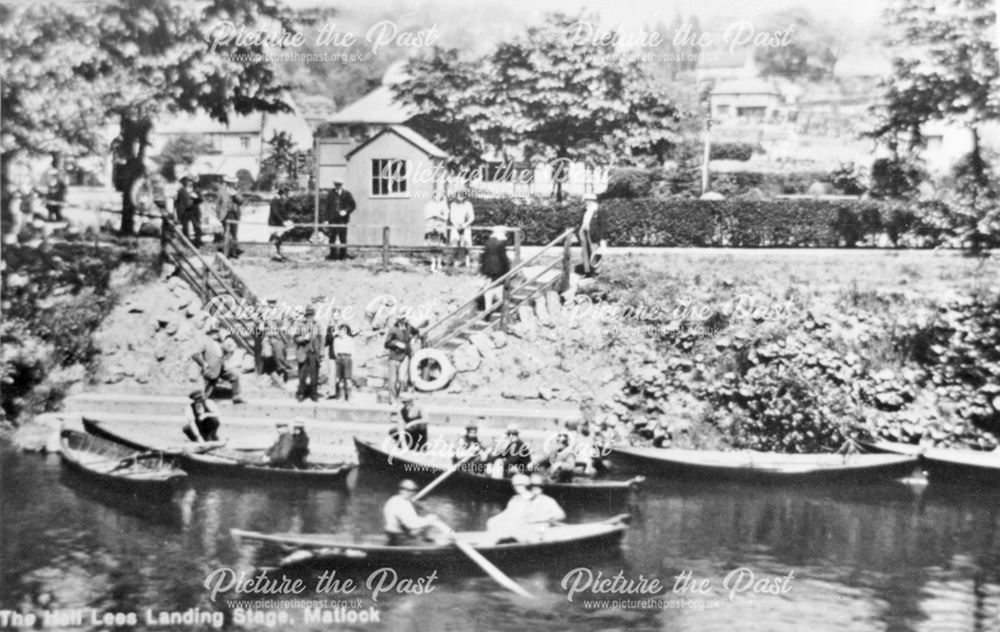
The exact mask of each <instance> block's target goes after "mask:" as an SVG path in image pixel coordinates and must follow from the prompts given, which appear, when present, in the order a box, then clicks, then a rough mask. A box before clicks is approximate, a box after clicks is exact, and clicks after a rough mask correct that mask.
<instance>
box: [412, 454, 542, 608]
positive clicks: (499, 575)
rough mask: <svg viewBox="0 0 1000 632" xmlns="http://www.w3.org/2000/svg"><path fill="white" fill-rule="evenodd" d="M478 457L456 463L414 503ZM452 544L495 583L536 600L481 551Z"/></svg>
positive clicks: (456, 541) (435, 480)
mask: <svg viewBox="0 0 1000 632" xmlns="http://www.w3.org/2000/svg"><path fill="white" fill-rule="evenodd" d="M478 455H479V453H478V452H474V453H472V454H470V455H469V456H467V457H465V458H464V459H462V460H460V461H459V462H458V463H455V464H454V465H452V466H451V467H450V468H448V469H447V470H445V471H444V472H442V473H441V475H440V476H438V477H437V478H435V479H434V480H433V481H431V482H430V483H429V484H428V485H427V486H426V487H424V488H423V489H422V490H420V491H419V492H417V494H416V495H415V496H414V497H413V501H414V502H416V501H418V500H420V499H421V498H423V497H424V496H426V495H427V494H429V493H430V491H431V490H432V489H434V488H435V487H437V486H438V485H440V484H441V482H442V481H444V480H445V479H446V478H448V477H449V476H451V475H452V474H454V473H455V472H457V471H458V470H459V468H461V467H462V466H463V465H465V464H466V463H468V462H469V461H471V460H472V459H474V458H476V457H477V456H478ZM452 543H453V544H454V545H455V548H457V549H458V550H459V551H461V552H462V553H465V556H466V557H468V558H469V559H470V560H472V561H473V562H475V564H476V566H478V567H479V568H481V569H483V571H484V572H485V573H486V574H487V575H489V576H490V577H491V578H492V579H493V581H495V582H496V583H498V584H500V585H501V586H503V587H504V588H506V589H507V590H509V591H511V592H513V593H516V594H518V595H520V596H522V597H527V598H529V599H534V595H532V594H531V593H529V592H528V591H527V590H525V589H524V588H521V586H520V585H519V584H518V583H517V582H515V581H514V580H513V579H511V578H510V577H507V576H506V575H504V573H503V571H501V570H500V569H499V568H497V567H496V566H494V565H493V564H492V563H491V562H490V561H489V560H488V559H486V558H485V557H483V556H482V554H481V553H480V552H479V551H477V550H476V549H474V548H472V547H471V546H470V545H469V543H468V542H462V541H461V540H459V539H457V538H456V539H455V540H453V541H452Z"/></svg>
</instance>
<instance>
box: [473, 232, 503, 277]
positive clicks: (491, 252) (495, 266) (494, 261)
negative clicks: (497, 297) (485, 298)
mask: <svg viewBox="0 0 1000 632" xmlns="http://www.w3.org/2000/svg"><path fill="white" fill-rule="evenodd" d="M479 272H480V273H481V274H483V276H485V277H487V278H488V279H489V280H490V281H496V280H497V279H499V278H500V277H502V276H503V275H505V274H507V273H508V272H510V258H509V257H508V256H507V236H506V234H505V232H504V230H503V229H502V228H497V229H495V230H494V231H493V233H492V234H490V238H489V239H487V240H486V246H485V247H484V248H483V254H482V257H480V259H479Z"/></svg>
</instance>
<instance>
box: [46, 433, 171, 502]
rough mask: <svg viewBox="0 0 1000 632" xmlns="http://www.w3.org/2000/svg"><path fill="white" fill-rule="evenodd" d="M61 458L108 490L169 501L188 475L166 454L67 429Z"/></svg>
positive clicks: (61, 434) (60, 436)
mask: <svg viewBox="0 0 1000 632" xmlns="http://www.w3.org/2000/svg"><path fill="white" fill-rule="evenodd" d="M59 440H60V441H59V443H60V450H59V456H60V457H61V458H62V462H63V463H64V464H65V465H66V467H67V469H69V470H72V471H74V472H76V473H77V474H79V475H80V476H81V477H85V478H88V479H90V480H92V481H94V482H95V483H98V484H100V485H101V487H102V488H104V489H112V490H117V491H123V492H131V493H134V494H136V495H139V496H142V497H144V498H148V499H150V500H154V499H160V500H169V499H170V497H171V496H172V495H173V493H174V491H175V490H176V489H177V488H178V487H180V486H181V485H182V484H183V483H184V481H185V479H186V478H187V474H185V473H184V472H183V471H182V470H180V469H179V468H178V467H177V466H176V465H175V464H174V463H172V462H171V460H170V458H169V457H168V456H166V455H164V454H163V453H162V452H156V451H151V452H147V451H137V450H133V449H130V448H126V447H124V446H121V445H118V444H116V443H113V442H111V441H107V440H105V439H102V438H100V437H95V436H93V435H90V434H87V433H85V432H79V431H76V430H68V429H64V430H62V431H61V432H60V435H59Z"/></svg>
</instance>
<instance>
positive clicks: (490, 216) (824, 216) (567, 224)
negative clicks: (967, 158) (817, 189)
mask: <svg viewBox="0 0 1000 632" xmlns="http://www.w3.org/2000/svg"><path fill="white" fill-rule="evenodd" d="M473 204H474V206H475V209H476V223H477V224H487V225H488V224H497V225H500V224H503V225H508V226H520V227H521V228H522V229H523V230H524V243H525V244H531V245H541V244H545V243H548V242H549V241H551V240H553V239H555V238H556V237H557V236H558V235H559V234H560V233H561V232H562V231H564V230H565V229H567V228H576V227H577V226H579V224H580V221H581V219H582V217H583V208H582V205H581V204H580V203H579V202H567V203H562V204H560V203H556V202H549V201H532V202H520V201H517V200H511V199H505V198H496V199H477V200H474V201H473ZM601 206H602V208H603V209H604V210H605V211H606V212H607V213H608V224H609V229H610V232H611V239H610V243H611V244H613V245H615V246H662V247H688V246H696V247H703V246H734V247H809V246H812V247H838V246H841V247H851V246H855V245H857V244H858V243H861V242H863V241H866V240H867V241H869V242H871V241H874V239H875V238H876V237H877V236H878V235H880V234H882V233H883V232H885V233H888V235H889V237H890V239H893V240H894V243H896V242H898V241H900V240H901V239H902V238H903V237H905V236H906V235H916V236H920V237H925V238H926V239H925V241H926V243H925V244H923V245H935V244H936V243H937V242H936V241H935V240H934V239H933V237H934V230H933V226H931V225H927V224H925V223H924V222H922V220H920V219H919V217H918V215H917V214H916V213H913V212H909V211H903V210H901V209H899V208H897V207H895V206H893V205H889V204H885V203H880V202H862V201H849V200H847V201H839V200H836V201H830V200H813V199H802V200H722V201H707V200H683V199H674V200H655V199H650V198H642V199H632V200H622V199H611V200H604V201H603V202H602V203H601Z"/></svg>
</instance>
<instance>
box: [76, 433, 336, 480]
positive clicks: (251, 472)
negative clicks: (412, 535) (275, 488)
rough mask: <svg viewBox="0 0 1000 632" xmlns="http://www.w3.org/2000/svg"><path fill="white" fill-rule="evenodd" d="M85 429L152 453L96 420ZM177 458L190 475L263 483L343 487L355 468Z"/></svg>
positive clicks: (189, 456)
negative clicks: (279, 465)
mask: <svg viewBox="0 0 1000 632" xmlns="http://www.w3.org/2000/svg"><path fill="white" fill-rule="evenodd" d="M83 427H84V428H85V429H86V430H87V432H89V433H91V434H93V435H95V436H97V437H101V438H103V439H107V440H109V441H113V442H115V443H118V444H120V445H122V446H125V447H128V448H132V449H137V450H149V449H150V446H145V445H142V444H139V443H136V442H135V441H133V440H131V439H128V438H127V437H123V436H121V435H119V434H118V433H116V432H114V431H113V430H111V429H109V428H107V427H106V426H105V425H104V424H102V423H101V422H100V421H97V420H94V419H89V418H87V417H84V419H83ZM192 445H195V444H192ZM175 458H176V460H177V463H178V464H179V465H180V466H181V468H183V469H184V471H186V472H188V473H190V474H197V475H202V476H216V477H222V478H239V479H245V480H251V481H263V482H282V481H288V482H296V483H314V484H317V485H332V484H343V483H345V482H346V480H347V477H348V475H349V474H350V473H351V471H352V470H353V469H354V467H355V466H354V465H352V464H347V463H314V464H312V466H313V467H310V468H309V469H301V470H300V469H293V468H279V467H266V466H260V465H252V464H248V463H244V462H241V461H237V460H235V459H230V458H222V457H216V456H212V455H210V454H193V453H181V454H177V455H176V456H175Z"/></svg>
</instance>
